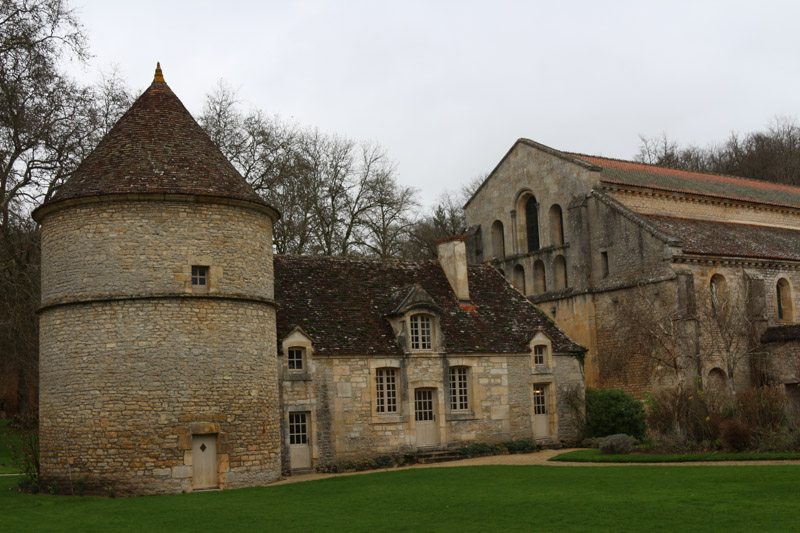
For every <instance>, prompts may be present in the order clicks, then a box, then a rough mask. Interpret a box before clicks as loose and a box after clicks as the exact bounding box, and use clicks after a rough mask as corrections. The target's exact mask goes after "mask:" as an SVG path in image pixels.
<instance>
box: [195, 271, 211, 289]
mask: <svg viewBox="0 0 800 533" xmlns="http://www.w3.org/2000/svg"><path fill="white" fill-rule="evenodd" d="M206 287H208V267H207V266H199V265H192V288H193V289H200V288H206Z"/></svg>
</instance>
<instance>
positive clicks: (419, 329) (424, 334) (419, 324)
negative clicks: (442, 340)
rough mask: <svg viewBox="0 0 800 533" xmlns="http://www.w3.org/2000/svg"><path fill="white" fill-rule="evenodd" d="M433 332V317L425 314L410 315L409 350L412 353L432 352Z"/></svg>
mask: <svg viewBox="0 0 800 533" xmlns="http://www.w3.org/2000/svg"><path fill="white" fill-rule="evenodd" d="M423 321H424V322H423ZM423 326H424V327H423ZM425 330H427V331H425ZM433 331H434V317H432V316H431V315H429V314H427V313H414V314H413V315H410V316H409V317H408V346H409V349H410V350H411V351H412V352H432V351H433V345H434V343H433ZM425 341H427V342H425Z"/></svg>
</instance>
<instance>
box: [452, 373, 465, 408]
mask: <svg viewBox="0 0 800 533" xmlns="http://www.w3.org/2000/svg"><path fill="white" fill-rule="evenodd" d="M468 370H469V369H468V368H467V367H465V366H454V367H451V368H450V409H451V410H453V411H466V410H468V409H469V388H468V385H467V375H468Z"/></svg>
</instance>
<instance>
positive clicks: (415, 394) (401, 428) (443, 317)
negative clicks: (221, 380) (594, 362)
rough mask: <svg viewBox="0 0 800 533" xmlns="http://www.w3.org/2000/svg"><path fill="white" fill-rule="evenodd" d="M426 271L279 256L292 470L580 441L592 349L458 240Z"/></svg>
mask: <svg viewBox="0 0 800 533" xmlns="http://www.w3.org/2000/svg"><path fill="white" fill-rule="evenodd" d="M439 247H440V260H439V261H429V262H422V263H411V262H400V261H376V260H365V259H337V258H309V257H305V258H304V257H277V258H276V260H275V282H276V299H277V300H278V302H279V303H280V306H281V307H280V311H279V313H278V337H279V343H280V352H279V364H280V368H281V390H282V394H281V399H282V403H283V413H284V414H283V416H284V421H283V428H284V433H283V449H284V469H285V470H295V471H296V470H302V469H307V468H319V467H322V468H324V467H327V466H330V465H332V464H334V463H336V462H340V461H346V460H359V459H365V458H369V459H371V458H374V457H376V456H378V455H381V454H397V453H414V452H419V451H428V450H441V449H447V448H453V447H457V446H462V445H464V444H467V443H471V442H493V443H494V442H501V441H504V440H512V439H535V440H537V441H539V442H542V443H559V442H560V441H562V440H567V441H570V440H575V439H577V438H578V437H579V432H580V428H579V426H578V422H579V421H578V419H577V416H578V413H579V412H580V410H581V409H582V399H583V386H584V385H583V376H582V368H581V360H582V356H583V352H584V348H582V347H581V346H578V345H576V344H575V343H573V342H572V341H571V340H570V339H569V338H568V337H566V335H564V333H563V332H562V331H561V330H559V329H558V328H557V327H556V326H555V324H554V323H553V322H551V321H550V320H548V319H547V317H546V316H545V315H544V314H543V313H542V312H540V311H539V310H538V309H537V308H536V307H535V306H533V305H532V304H531V303H530V302H529V301H527V300H526V299H525V298H524V297H523V296H522V295H521V294H520V293H519V292H518V291H516V290H514V289H513V288H512V287H511V286H510V285H509V284H508V283H507V282H506V281H505V280H504V279H503V278H502V276H500V275H499V274H498V273H497V271H496V270H495V269H494V268H492V267H489V266H485V265H471V266H469V267H467V263H466V253H465V246H464V241H463V239H460V238H454V239H451V240H449V241H446V242H443V243H440V245H439Z"/></svg>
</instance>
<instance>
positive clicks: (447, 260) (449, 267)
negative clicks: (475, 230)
mask: <svg viewBox="0 0 800 533" xmlns="http://www.w3.org/2000/svg"><path fill="white" fill-rule="evenodd" d="M465 240H466V237H465V236H464V235H455V236H453V237H447V238H446V239H442V240H440V241H437V242H436V247H437V253H438V256H439V264H440V265H442V270H444V273H445V275H446V276H447V281H449V282H450V286H451V287H452V288H453V292H455V293H456V298H458V299H459V300H460V301H462V302H469V281H468V279H467V248H466V245H465V244H464V241H465Z"/></svg>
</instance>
